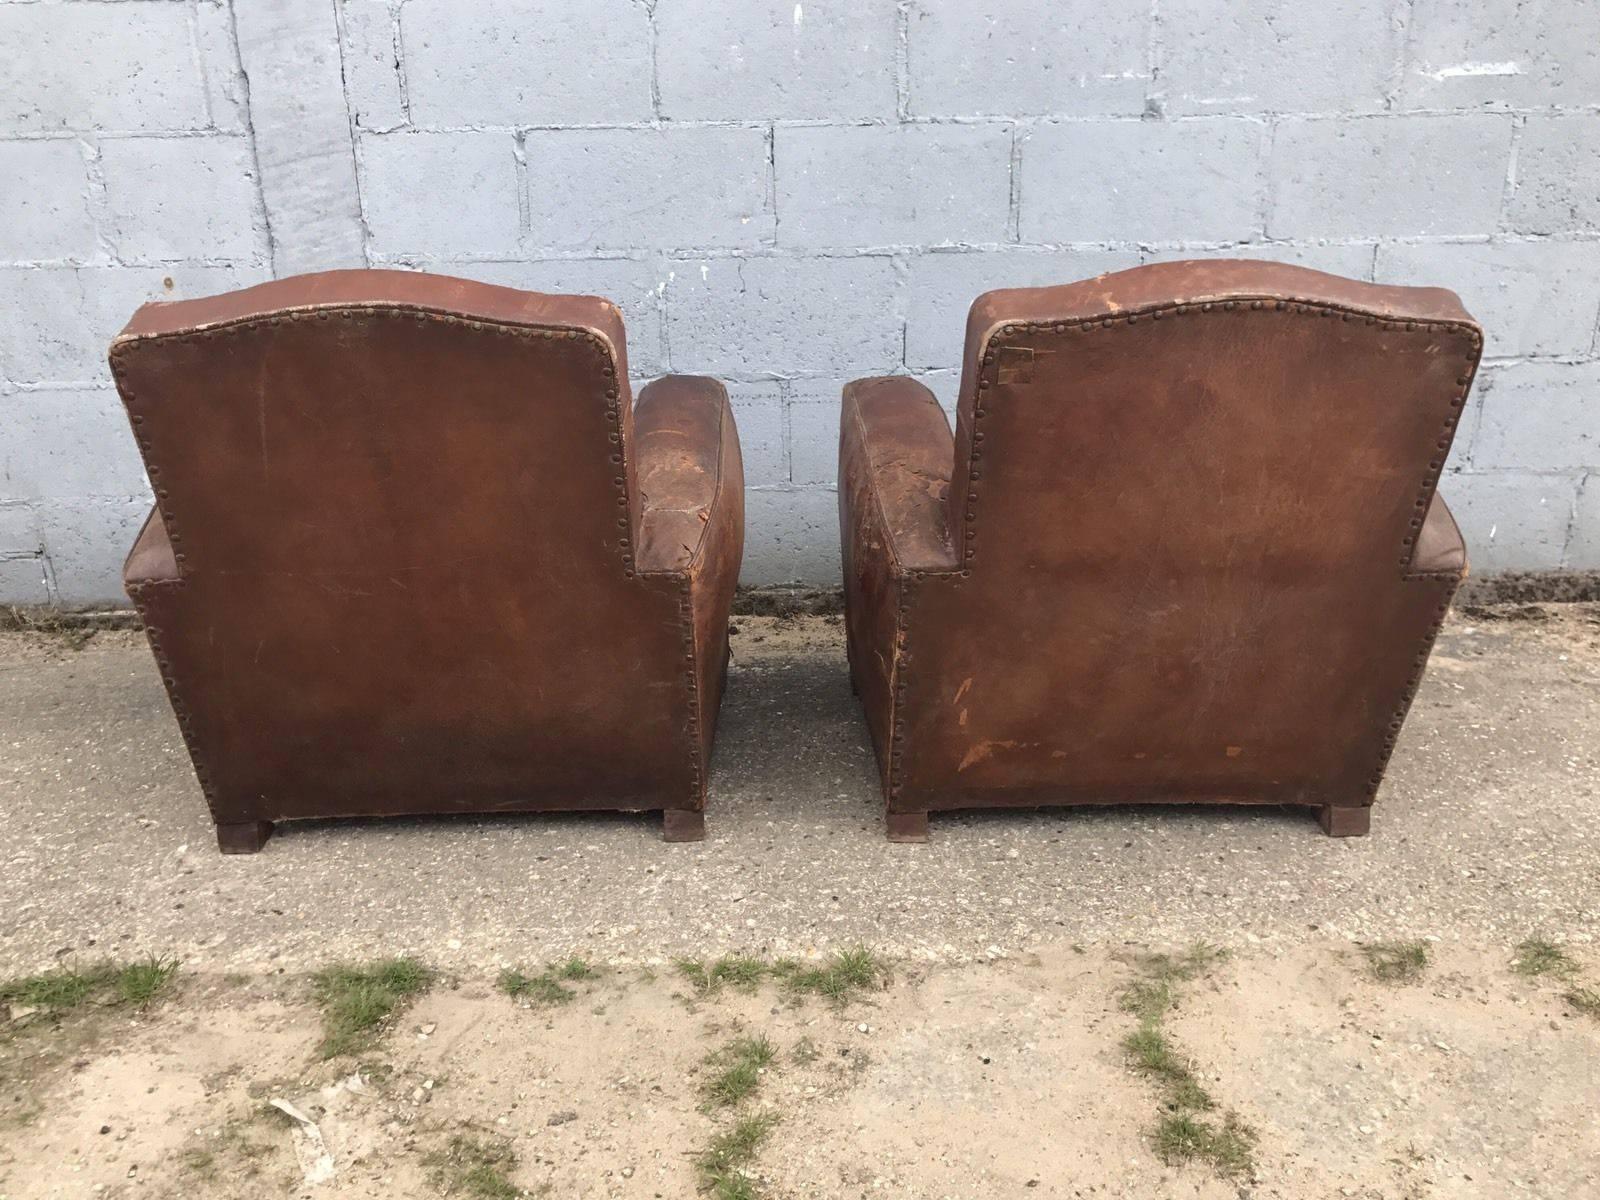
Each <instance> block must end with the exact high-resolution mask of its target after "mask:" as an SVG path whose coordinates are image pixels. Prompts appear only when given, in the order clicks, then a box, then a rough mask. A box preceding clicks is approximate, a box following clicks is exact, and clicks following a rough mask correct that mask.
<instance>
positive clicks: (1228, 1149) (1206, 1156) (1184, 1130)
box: [1151, 1112, 1256, 1177]
mask: <svg viewBox="0 0 1600 1200" xmlns="http://www.w3.org/2000/svg"><path fill="white" fill-rule="evenodd" d="M1151 1141H1152V1142H1154V1143H1155V1147H1156V1153H1157V1154H1159V1155H1160V1156H1161V1161H1162V1162H1164V1163H1166V1164H1168V1165H1169V1166H1174V1165H1176V1164H1178V1163H1182V1162H1187V1161H1188V1160H1190V1159H1195V1158H1198V1159H1200V1160H1202V1161H1204V1162H1208V1163H1210V1164H1211V1165H1212V1166H1213V1167H1215V1168H1216V1170H1217V1172H1218V1173H1219V1174H1221V1175H1225V1176H1230V1177H1231V1176H1234V1175H1244V1174H1248V1173H1249V1172H1250V1170H1251V1167H1252V1166H1253V1165H1254V1151H1255V1143H1256V1135H1255V1134H1254V1133H1253V1132H1252V1131H1251V1130H1250V1129H1248V1128H1246V1127H1245V1126H1244V1125H1243V1124H1242V1123H1241V1122H1240V1121H1239V1119H1238V1118H1237V1117H1235V1116H1234V1115H1233V1114H1232V1113H1229V1114H1228V1115H1227V1116H1225V1117H1224V1118H1223V1119H1222V1123H1221V1124H1220V1125H1212V1124H1211V1123H1209V1122H1207V1121H1201V1120H1197V1119H1196V1118H1194V1117H1193V1116H1191V1115H1189V1114H1188V1113H1182V1112H1178V1113H1171V1114H1169V1115H1167V1116H1165V1117H1162V1118H1161V1121H1160V1122H1159V1123H1158V1124H1157V1125H1156V1129H1155V1132H1154V1133H1153V1134H1152V1135H1151Z"/></svg>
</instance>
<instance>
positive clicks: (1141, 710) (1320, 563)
mask: <svg viewBox="0 0 1600 1200" xmlns="http://www.w3.org/2000/svg"><path fill="white" fill-rule="evenodd" d="M1481 345H1482V334H1481V331H1480V329H1479V327H1478V326H1477V324H1476V323H1475V322H1474V321H1473V319H1472V317H1470V316H1469V315H1468V314H1467V312H1466V311H1465V310H1464V309H1463V308H1462V307H1461V304H1460V302H1459V301H1458V300H1457V299H1456V297H1455V296H1454V295H1452V294H1451V293H1449V292H1446V291H1441V290H1438V289H1432V288H1397V287H1378V286H1374V285H1372V284H1366V283H1359V282H1355V281H1351V280H1346V279H1340V278H1337V277H1335V276H1331V275H1325V274H1322V273H1320V272H1316V271H1309V270H1305V269H1302V268H1299V267H1292V266H1283V265H1277V264H1271V263H1261V262H1246V261H1208V262H1179V263H1168V264H1162V265H1156V266H1148V267H1141V268H1137V269H1135V270H1131V271H1124V272H1121V273H1118V274H1114V275H1106V276H1101V277H1099V278H1097V279H1090V280H1086V281H1084V282H1081V283H1075V284H1070V285H1067V286H1064V287H1054V288H1041V289H1032V290H1024V291H1000V292H991V293H989V294H987V295H985V296H982V297H980V298H979V300H978V301H977V303H976V304H974V305H973V308H972V313H971V317H970V320H969V322H968V327H967V347H966V360H965V368H964V371H963V375H962V382H961V393H960V400H959V406H958V410H957V411H958V415H957V422H956V430H955V433H954V436H952V434H951V431H950V428H949V425H948V424H947V422H946V421H945V418H944V415H943V413H942V411H941V410H940V409H939V407H938V405H937V404H936V402H935V401H934V398H933V397H932V396H931V395H930V394H929V393H928V391H927V390H926V389H925V388H923V387H922V386H920V385H919V384H917V383H915V382H912V381H910V380H907V379H898V378H885V379H864V380H859V381H857V382H855V383H852V384H850V385H849V386H848V387H846V388H845V390H844V405H843V418H842V426H841V433H840V488H839V500H840V527H841V538H842V544H843V550H844V579H845V602H846V613H847V624H848V630H849V651H850V669H851V676H852V680H853V682H854V684H855V686H856V689H857V690H858V692H859V693H860V696H861V700H862V704H863V707H864V708H865V711H866V718H867V724H868V726H869V728H870V730H871V735H872V741H873V744H874V747H875V748H876V751H877V756H878V765H879V770H880V774H881V781H882V786H883V794H884V797H885V800H886V802H887V808H888V813H889V830H890V836H891V837H894V838H897V839H904V840H915V839H920V838H921V837H924V836H926V830H927V814H928V812H930V811H934V810H941V809H957V808H975V807H985V806H996V805H1042V804H1095V803H1120V802H1162V803H1184V802H1193V803H1241V804H1288V805H1306V806H1311V807H1313V808H1315V809H1317V810H1318V812H1319V814H1320V815H1321V818H1322V821H1323V825H1324V827H1325V828H1326V829H1327V830H1328V831H1329V832H1330V833H1334V834H1352V833H1364V832H1366V830H1367V818H1368V814H1369V806H1370V805H1371V804H1372V802H1373V798H1374V796H1375V795H1376V793H1377V790H1378V785H1379V782H1380V781H1381V779H1382V777H1383V772H1384V767H1385V765H1386V763H1387V762H1388V759H1389V754H1390V752H1391V750H1392V749H1393V748H1394V744H1395V739H1396V737H1397V736H1398V734H1399V731H1400V726H1401V722H1402V721H1403V719H1404V717H1405V714H1406V711H1407V709H1408V707H1409V705H1410V703H1411V698H1412V696H1413V694H1414V693H1415V691H1416V687H1417V683H1418V680H1419V679H1420V677H1421V674H1422V671H1423V668H1424V666H1425V664H1426V663H1427V659H1428V652H1429V649H1430V647H1431V646H1432V644H1433V639H1434V635H1435V634H1436V632H1437V630H1438V626H1439V623H1440V621H1441V620H1442V618H1443V616H1444V613H1445V610H1446V608H1447V606H1448V604H1449V601H1450V597H1451V594H1452V593H1453V592H1454V590H1455V588H1456V586H1457V584H1458V583H1459V582H1460V580H1461V579H1462V578H1463V576H1464V575H1465V573H1466V552H1465V549H1464V547H1463V545H1462V541H1461V536H1460V534H1459V533H1458V532H1457V530H1456V527H1455V522H1454V521H1453V520H1452V519H1451V517H1450V512H1449V510H1448V509H1447V508H1446V507H1445V503H1444V500H1443V499H1442V498H1440V497H1438V496H1436V495H1435V492H1434V485H1435V483H1436V482H1437V480H1438V476H1439V471H1440V469H1441V467H1442V466H1443V465H1444V460H1445V455H1446V453H1447V452H1448V451H1449V449H1450V443H1451V438H1452V436H1453V433H1454V431H1455V427H1456V422H1457V420H1458V418H1459V416H1460V413H1461V411H1462V406H1463V404H1464V403H1465V401H1466V397H1467V393H1468V390H1469V389H1470V387H1471V384H1472V378H1473V374H1474V372H1475V370H1476V367H1477V363H1478V357H1479V352H1480V349H1481Z"/></svg>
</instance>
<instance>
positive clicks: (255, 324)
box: [111, 304, 700, 818]
mask: <svg viewBox="0 0 1600 1200" xmlns="http://www.w3.org/2000/svg"><path fill="white" fill-rule="evenodd" d="M358 315H359V316H363V317H379V318H386V319H406V318H410V319H413V320H415V321H417V322H418V324H425V323H427V322H428V321H430V320H432V321H436V322H439V323H441V324H445V325H456V326H462V327H465V328H468V329H472V330H478V331H483V330H493V331H494V332H495V333H496V334H497V335H499V336H501V337H520V338H523V339H526V340H532V339H534V338H539V339H541V340H550V339H556V338H566V339H582V340H583V341H584V342H585V344H586V345H587V347H588V348H589V349H590V350H591V351H593V352H594V353H596V354H598V355H599V357H600V359H601V360H602V361H601V364H600V370H601V375H602V377H603V378H604V379H606V380H607V381H608V382H607V385H606V389H605V392H604V400H605V409H606V421H607V422H608V423H609V424H610V425H612V426H613V427H614V428H613V432H611V433H610V434H609V435H608V436H609V439H610V441H611V442H613V443H615V444H617V446H618V450H617V452H616V453H614V454H612V455H611V461H612V462H613V463H616V464H621V466H620V467H619V473H618V474H617V475H615V476H614V477H613V478H612V486H613V487H614V488H616V490H617V497H616V501H617V504H618V505H619V506H620V507H621V508H622V510H623V512H624V514H626V513H627V511H628V485H627V471H626V466H625V464H626V448H625V447H623V446H622V445H621V435H620V433H618V432H616V430H619V429H620V428H621V424H620V422H621V397H620V391H621V389H620V388H619V387H618V386H617V384H616V366H615V364H614V362H613V360H612V357H611V349H610V346H609V344H608V343H607V342H606V340H605V339H604V338H602V337H601V336H600V335H599V334H597V333H595V332H594V331H593V330H589V329H569V328H545V327H539V326H530V325H513V324H505V323H502V322H498V321H485V320H480V319H474V318H468V317H462V316H459V315H457V314H455V313H450V312H444V311H441V310H437V309H428V308H415V307H411V306H399V305H388V304H373V305H351V306H345V307H342V308H339V309H337V310H328V309H305V310H297V311H294V312H286V313H272V314H256V315H253V316H249V317H244V318H241V319H239V320H235V321H230V322H227V323H224V324H219V325H212V326H206V327H204V328H201V329H190V330H183V331H181V332H177V333H162V334H152V335H147V336H142V337H136V338H131V339H129V340H128V341H127V342H124V343H120V344H118V345H116V346H114V347H113V348H112V351H111V374H112V378H113V379H114V380H115V382H116V385H117V390H118V391H119V392H120V393H121V394H122V402H123V405H124V406H125V407H126V408H127V410H128V419H129V423H130V424H131V425H132V426H133V436H134V441H135V442H136V443H137V444H138V447H139V453H140V455H141V456H142V457H143V459H144V462H145V473H146V474H147V475H148V476H149V478H150V483H151V485H152V487H153V488H154V489H155V496H156V509H157V511H159V512H160V513H161V520H162V524H163V525H164V526H165V527H166V531H167V538H168V540H169V541H170V542H171V543H172V557H173V561H174V562H175V563H176V564H177V566H178V578H176V579H161V580H149V581H146V582H144V583H136V584H128V585H125V586H126V587H127V591H128V595H129V598H130V599H132V601H133V606H134V609H135V610H136V611H137V612H138V614H139V619H140V621H141V622H142V623H143V625H144V629H145V636H146V637H147V638H148V639H149V641H150V649H151V652H152V653H153V654H154V656H155V660H156V665H157V667H158V668H159V669H160V672H161V681H162V683H163V684H164V685H165V687H166V689H167V698H168V700H169V701H170V702H171V704H172V711H173V713H174V714H175V715H176V717H177V720H178V729H179V731H180V732H181V733H182V734H183V741H184V745H185V746H186V747H187V748H188V751H189V759H190V762H191V763H193V765H194V773H195V778H196V779H197V780H199V782H200V790H201V792H202V794H204V796H205V798H206V804H207V806H208V807H209V808H210V810H211V813H212V816H213V817H214V818H218V817H219V814H218V809H217V800H218V797H217V794H216V787H215V783H214V776H213V775H212V773H211V770H210V768H209V767H208V766H207V765H206V762H205V759H204V756H203V755H202V754H201V752H200V745H199V739H198V737H197V735H196V732H195V728H194V721H193V716H192V713H191V710H190V708H189V706H188V705H187V704H186V703H185V702H184V700H183V698H182V696H181V695H180V693H179V690H178V681H177V678H176V676H175V675H174V673H173V670H172V660H171V658H170V657H169V656H168V655H167V653H166V652H165V650H164V649H163V648H162V642H161V638H162V633H161V630H160V629H159V628H158V627H157V625H156V623H155V622H154V621H153V620H152V613H151V606H150V603H149V599H148V594H149V593H151V592H152V591H153V589H155V588H161V587H177V588H181V587H182V586H183V585H184V581H185V576H186V574H187V572H186V569H185V564H186V563H187V562H188V555H187V554H186V553H185V552H183V551H182V550H181V549H180V547H181V545H182V542H183V535H182V526H181V525H180V524H179V521H178V517H177V514H176V513H174V512H173V509H172V504H171V499H170V496H169V493H168V491H167V489H166V488H165V487H162V486H160V484H159V480H160V478H161V475H162V471H161V468H160V466H159V465H157V464H156V463H155V462H154V461H153V457H152V449H151V445H150V440H149V438H148V436H147V435H146V434H145V432H144V428H143V427H144V424H145V414H144V413H142V412H140V411H139V410H138V408H137V404H138V399H137V398H136V397H135V395H134V393H133V391H132V389H131V388H130V387H129V385H128V380H127V357H126V354H127V347H128V346H129V345H131V344H137V343H140V342H147V341H160V342H190V341H209V340H216V339H222V340H233V339H234V338H236V337H238V336H239V335H240V334H244V333H249V332H251V331H253V330H255V329H259V328H261V327H263V326H276V325H289V324H294V323H296V322H307V321H316V322H318V323H324V322H327V321H330V320H332V319H333V318H334V317H335V316H337V317H338V319H339V320H342V321H351V320H354V319H355V318H356V317H357V316H358ZM617 524H618V526H619V527H622V528H623V529H624V530H626V528H627V526H628V524H629V520H628V517H627V516H626V515H624V516H623V517H622V518H620V519H619V520H618V522H617ZM617 549H618V552H619V556H620V558H621V560H622V569H623V575H624V576H625V577H626V578H629V579H632V578H633V577H634V574H635V572H634V562H633V552H632V548H631V543H630V540H629V538H628V537H626V536H623V537H620V538H618V543H617ZM688 587H689V583H688V579H687V577H685V582H684V589H685V590H684V597H685V601H684V605H686V604H687V596H688ZM686 612H688V609H687V608H686V607H684V606H680V613H686ZM685 627H686V636H687V639H688V642H689V647H688V655H689V671H688V676H689V698H690V702H691V704H690V717H689V733H690V745H691V749H692V752H693V755H694V760H693V774H694V782H695V791H696V795H698V793H699V788H700V764H699V757H700V756H699V747H698V731H699V697H698V687H699V683H698V680H697V679H696V677H695V671H694V644H693V642H694V630H693V621H692V619H691V618H687V617H686V618H685Z"/></svg>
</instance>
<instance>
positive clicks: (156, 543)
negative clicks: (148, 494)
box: [122, 508, 179, 592]
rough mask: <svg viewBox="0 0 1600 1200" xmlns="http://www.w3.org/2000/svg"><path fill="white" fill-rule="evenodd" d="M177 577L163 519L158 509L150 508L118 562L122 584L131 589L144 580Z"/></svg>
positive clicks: (173, 580) (172, 580)
mask: <svg viewBox="0 0 1600 1200" xmlns="http://www.w3.org/2000/svg"><path fill="white" fill-rule="evenodd" d="M178 578H179V572H178V560H177V558H176V557H175V556H174V555H173V552H172V539H171V538H169V537H168V536H167V525H166V522H165V521H163V520H162V519H161V510H160V509H159V508H152V509H151V510H150V515H149V516H148V517H146V518H145V522H144V528H143V529H141V530H140V531H139V536H138V537H137V538H136V539H135V540H134V543H133V549H132V550H130V551H129V552H128V557H127V560H126V561H125V562H124V563H123V564H122V586H123V587H124V588H126V589H127V590H128V591H130V592H132V591H134V590H136V589H138V588H142V587H145V586H146V585H148V584H155V583H176V582H177V581H178Z"/></svg>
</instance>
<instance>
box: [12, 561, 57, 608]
mask: <svg viewBox="0 0 1600 1200" xmlns="http://www.w3.org/2000/svg"><path fill="white" fill-rule="evenodd" d="M49 602H50V589H49V586H48V585H47V583H46V580H45V573H44V555H42V554H29V555H18V556H16V557H10V556H7V555H5V554H3V553H0V604H48V603H49Z"/></svg>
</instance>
